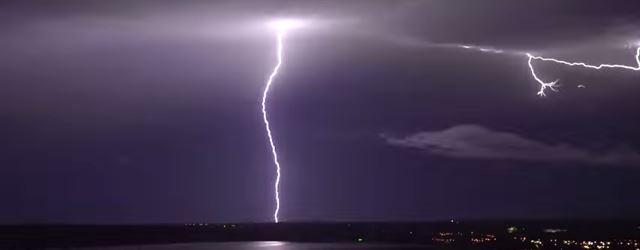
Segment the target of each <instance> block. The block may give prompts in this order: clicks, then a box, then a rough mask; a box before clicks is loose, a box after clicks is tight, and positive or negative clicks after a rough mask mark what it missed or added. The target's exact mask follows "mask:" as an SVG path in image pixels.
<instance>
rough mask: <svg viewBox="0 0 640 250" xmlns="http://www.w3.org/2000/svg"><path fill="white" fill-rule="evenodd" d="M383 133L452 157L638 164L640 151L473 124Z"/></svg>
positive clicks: (400, 142)
mask: <svg viewBox="0 0 640 250" xmlns="http://www.w3.org/2000/svg"><path fill="white" fill-rule="evenodd" d="M382 137H383V138H384V139H385V140H386V141H387V143H389V144H390V145H393V146H398V147H405V148H415V149H420V150H424V151H427V152H429V153H431V154H435V155H442V156H446V157H453V158H474V159H502V160H521V161H539V162H579V163H586V164H598V165H599V164H602V165H639V164H640V154H638V152H636V151H633V150H629V149H626V148H624V147H619V148H617V149H613V150H609V151H606V152H594V151H591V150H588V149H583V148H578V147H575V146H573V145H570V144H567V143H557V144H549V143H545V142H541V141H536V140H533V139H529V138H526V137H525V136H522V135H518V134H515V133H510V132H502V131H495V130H491V129H489V128H486V127H483V126H480V125H473V124H471V125H466V124H465V125H456V126H453V127H450V128H448V129H445V130H440V131H429V132H419V133H415V134H412V135H409V136H406V137H404V138H395V137H389V136H385V135H382Z"/></svg>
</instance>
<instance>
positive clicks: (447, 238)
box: [0, 221, 640, 250]
mask: <svg viewBox="0 0 640 250" xmlns="http://www.w3.org/2000/svg"><path fill="white" fill-rule="evenodd" d="M229 241H287V242H351V243H394V244H423V245H437V246H450V247H452V248H465V249H469V248H472V249H475V248H477V249H484V248H490V249H536V248H537V249H561V248H562V249H634V250H635V249H638V248H640V245H639V244H640V221H569V222H567V221H447V222H429V223H404V222H399V223H391V222H388V223H360V222H351V223H350V222H339V223H338V222H336V223H288V222H285V223H278V224H275V223H240V224H205V223H202V224H185V225H4V226H0V249H26V248H49V247H55V248H70V247H87V246H118V245H144V244H169V243H187V242H229Z"/></svg>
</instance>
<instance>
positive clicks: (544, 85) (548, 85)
mask: <svg viewBox="0 0 640 250" xmlns="http://www.w3.org/2000/svg"><path fill="white" fill-rule="evenodd" d="M454 47H457V48H462V49H468V50H474V51H479V52H483V53H490V54H504V53H508V54H514V55H525V56H526V57H527V65H528V66H529V71H530V72H531V77H533V79H534V80H535V81H536V82H538V84H540V90H539V91H538V93H537V94H538V95H539V96H541V97H545V96H547V94H546V93H545V91H546V90H547V89H550V90H552V91H555V92H558V87H559V85H558V79H556V80H554V81H551V82H545V81H543V80H542V79H540V77H539V76H538V74H536V71H535V68H534V66H533V61H534V60H538V61H543V62H552V63H556V64H562V65H567V66H571V67H583V68H588V69H595V70H602V69H611V68H617V69H625V70H633V71H640V47H638V48H636V57H635V58H636V64H637V66H628V65H621V64H600V65H591V64H587V63H584V62H569V61H565V60H561V59H557V58H550V57H542V56H534V55H532V54H531V53H522V52H515V51H505V50H500V49H494V48H487V47H480V46H475V45H465V44H457V45H455V46H454Z"/></svg>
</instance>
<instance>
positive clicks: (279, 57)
mask: <svg viewBox="0 0 640 250" xmlns="http://www.w3.org/2000/svg"><path fill="white" fill-rule="evenodd" d="M285 33H286V32H285V31H284V30H279V31H278V33H277V35H276V43H277V48H276V54H277V61H278V62H277V63H276V66H275V67H274V68H273V71H272V72H271V75H269V79H268V80H267V83H266V86H265V88H264V92H262V120H263V121H264V128H265V130H266V131H267V137H268V138H269V145H270V146H271V154H272V155H273V162H274V164H275V165H276V181H275V183H274V190H275V191H274V192H275V194H274V198H275V200H276V209H275V211H274V212H273V221H274V222H276V223H278V212H279V211H280V162H279V161H278V152H277V151H276V144H275V143H274V141H273V136H272V135H271V126H270V124H269V118H268V115H267V96H269V90H270V89H271V84H272V83H273V80H274V79H275V78H276V76H277V75H278V71H279V70H280V66H282V54H283V53H282V52H283V49H282V48H283V40H284V35H285Z"/></svg>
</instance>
